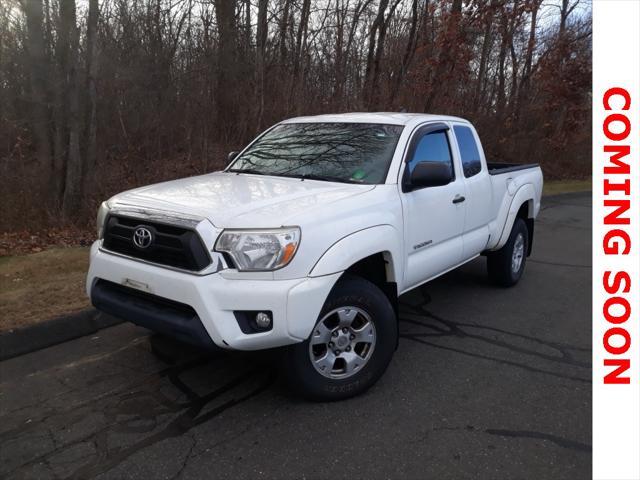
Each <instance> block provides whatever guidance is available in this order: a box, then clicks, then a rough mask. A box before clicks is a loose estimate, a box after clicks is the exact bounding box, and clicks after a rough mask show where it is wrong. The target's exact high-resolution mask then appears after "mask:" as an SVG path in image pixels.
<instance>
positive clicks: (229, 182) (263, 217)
mask: <svg viewBox="0 0 640 480" xmlns="http://www.w3.org/2000/svg"><path fill="white" fill-rule="evenodd" d="M373 188H375V185H356V184H346V183H334V182H324V181H317V180H301V179H298V178H286V177H269V176H264V175H248V174H237V173H225V172H216V173H210V174H207V175H201V176H198V177H189V178H183V179H180V180H173V181H170V182H164V183H158V184H155V185H150V186H147V187H142V188H137V189H134V190H129V191H127V192H124V193H121V194H119V195H116V196H115V197H113V198H112V199H111V201H110V203H112V204H120V205H132V206H139V207H146V208H153V209H157V210H165V211H170V212H175V213H178V214H179V213H184V214H191V215H197V216H200V217H204V218H207V219H209V221H210V222H211V223H213V224H214V225H215V226H216V227H219V228H272V227H279V226H281V225H287V219H288V218H290V217H293V216H295V215H297V214H301V213H304V212H308V211H309V210H311V209H313V208H314V207H318V206H320V205H322V206H324V207H326V206H327V205H328V204H331V203H334V202H337V201H339V200H342V199H344V198H347V197H351V196H353V195H358V194H360V193H364V192H367V191H369V190H372V189H373Z"/></svg>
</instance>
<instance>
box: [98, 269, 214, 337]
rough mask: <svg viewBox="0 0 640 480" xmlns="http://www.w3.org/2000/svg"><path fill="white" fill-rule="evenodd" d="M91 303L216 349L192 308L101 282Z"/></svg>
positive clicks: (138, 322) (147, 326)
mask: <svg viewBox="0 0 640 480" xmlns="http://www.w3.org/2000/svg"><path fill="white" fill-rule="evenodd" d="M91 303H93V306H94V307H96V308H97V309H98V310H101V311H103V312H105V313H108V314H110V315H113V316H114V317H118V318H121V319H123V320H127V321H129V322H132V323H135V324H136V325H140V326H141V327H145V328H148V329H149V330H153V331H154V332H158V333H161V334H164V335H167V336H169V337H172V338H175V339H176V340H180V341H183V342H187V343H190V344H192V345H197V346H199V347H204V348H216V345H215V344H214V343H213V341H212V340H211V337H210V336H209V334H208V333H207V331H206V330H205V328H204V325H202V322H201V321H200V318H198V315H197V313H196V311H195V310H194V309H193V308H191V307H190V306H189V305H185V304H184V303H179V302H175V301H173V300H169V299H166V298H162V297H158V296H157V295H152V294H150V293H145V292H141V291H139V290H136V289H133V288H129V287H125V286H123V285H119V284H117V283H113V282H109V281H107V280H101V279H100V280H97V281H96V282H95V284H94V285H93V288H92V289H91Z"/></svg>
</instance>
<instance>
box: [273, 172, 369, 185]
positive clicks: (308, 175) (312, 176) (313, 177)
mask: <svg viewBox="0 0 640 480" xmlns="http://www.w3.org/2000/svg"><path fill="white" fill-rule="evenodd" d="M280 176H282V177H291V178H299V179H301V180H323V181H325V182H340V183H357V184H362V182H359V181H357V180H351V179H349V178H340V177H333V176H331V175H319V174H315V173H301V174H295V173H293V174H286V175H284V174H282V175H280Z"/></svg>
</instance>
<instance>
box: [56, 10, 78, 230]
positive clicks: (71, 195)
mask: <svg viewBox="0 0 640 480" xmlns="http://www.w3.org/2000/svg"><path fill="white" fill-rule="evenodd" d="M60 25H61V29H62V30H63V31H64V32H65V34H66V35H67V36H68V37H67V38H68V41H69V43H68V46H69V49H68V51H67V56H66V60H67V62H66V65H64V67H65V68H64V70H63V73H64V76H65V78H66V80H67V84H68V89H67V92H68V96H67V98H68V102H69V110H68V114H69V115H68V123H67V125H68V132H69V136H68V153H67V165H66V167H67V168H66V176H65V184H64V195H63V198H62V211H63V214H64V216H65V217H66V218H73V217H75V216H77V214H78V210H79V208H80V207H81V200H82V192H83V186H82V176H83V165H82V157H81V155H80V99H79V91H78V90H79V85H80V81H79V80H80V78H79V76H80V72H79V69H78V47H79V29H78V27H77V25H76V5H75V0H65V1H62V2H60Z"/></svg>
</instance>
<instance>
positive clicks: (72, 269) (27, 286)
mask: <svg viewBox="0 0 640 480" xmlns="http://www.w3.org/2000/svg"><path fill="white" fill-rule="evenodd" d="M88 265H89V249H88V248H86V247H71V248H53V249H50V250H45V251H43V252H38V253H31V254H29V255H19V256H14V257H1V258H0V311H2V316H0V331H6V330H10V329H13V328H18V327H24V326H27V325H31V324H34V323H38V322H42V321H44V320H49V319H51V318H53V317H56V316H59V315H63V314H66V313H73V312H77V311H79V310H82V309H85V308H87V307H88V306H89V300H88V299H87V297H86V295H85V292H84V281H85V277H86V274H87V268H88Z"/></svg>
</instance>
